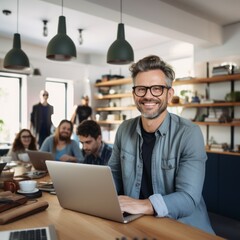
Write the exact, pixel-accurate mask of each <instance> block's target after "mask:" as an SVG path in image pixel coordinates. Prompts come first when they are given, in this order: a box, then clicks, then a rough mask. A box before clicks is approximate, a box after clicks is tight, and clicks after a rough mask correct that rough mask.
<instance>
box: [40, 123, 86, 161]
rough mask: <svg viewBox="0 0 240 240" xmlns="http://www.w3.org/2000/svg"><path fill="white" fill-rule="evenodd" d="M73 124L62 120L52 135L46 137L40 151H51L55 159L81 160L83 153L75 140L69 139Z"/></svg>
mask: <svg viewBox="0 0 240 240" xmlns="http://www.w3.org/2000/svg"><path fill="white" fill-rule="evenodd" d="M72 132H73V124H72V123H71V121H69V120H66V119H64V120H62V121H61V122H60V124H59V125H58V127H57V129H56V131H55V133H54V135H51V136H49V137H47V138H46V139H45V140H44V142H43V144H42V146H41V148H40V151H45V152H52V153H53V155H54V157H55V159H56V160H57V161H64V162H83V155H82V153H81V150H80V148H79V146H78V144H77V143H76V141H74V140H72V139H71V135H72Z"/></svg>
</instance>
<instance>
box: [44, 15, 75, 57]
mask: <svg viewBox="0 0 240 240" xmlns="http://www.w3.org/2000/svg"><path fill="white" fill-rule="evenodd" d="M76 56H77V51H76V47H75V45H74V42H73V41H72V39H71V38H70V37H68V35H67V34H66V20H65V17H64V16H60V17H59V21H58V33H57V35H56V36H55V37H53V38H52V39H51V41H50V42H49V43H48V46H47V58H48V59H50V60H55V61H69V60H71V59H72V58H76Z"/></svg>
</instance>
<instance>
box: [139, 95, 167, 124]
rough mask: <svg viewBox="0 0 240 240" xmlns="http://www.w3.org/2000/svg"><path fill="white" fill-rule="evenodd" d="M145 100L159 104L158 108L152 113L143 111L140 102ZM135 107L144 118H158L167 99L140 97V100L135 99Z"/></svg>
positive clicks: (164, 107) (165, 106)
mask: <svg viewBox="0 0 240 240" xmlns="http://www.w3.org/2000/svg"><path fill="white" fill-rule="evenodd" d="M146 102H155V103H157V104H159V106H160V107H159V108H157V109H156V110H155V111H154V112H152V113H148V112H144V111H143V108H142V103H146ZM135 104H136V107H137V109H138V111H139V112H140V113H141V115H142V116H143V117H144V118H147V119H155V118H158V117H159V116H160V115H161V114H162V113H163V112H164V111H165V110H166V109H167V101H161V100H159V99H158V100H156V99H142V100H141V101H138V102H137V101H135Z"/></svg>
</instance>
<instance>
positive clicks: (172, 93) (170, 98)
mask: <svg viewBox="0 0 240 240" xmlns="http://www.w3.org/2000/svg"><path fill="white" fill-rule="evenodd" d="M173 96H174V89H173V88H170V89H169V90H168V104H169V103H171V102H172V98H173Z"/></svg>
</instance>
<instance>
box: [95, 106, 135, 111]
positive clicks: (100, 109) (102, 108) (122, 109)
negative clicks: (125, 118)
mask: <svg viewBox="0 0 240 240" xmlns="http://www.w3.org/2000/svg"><path fill="white" fill-rule="evenodd" d="M130 110H136V107H135V106H128V107H99V108H96V111H97V112H100V111H130Z"/></svg>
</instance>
